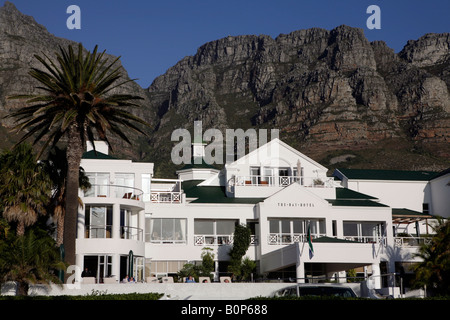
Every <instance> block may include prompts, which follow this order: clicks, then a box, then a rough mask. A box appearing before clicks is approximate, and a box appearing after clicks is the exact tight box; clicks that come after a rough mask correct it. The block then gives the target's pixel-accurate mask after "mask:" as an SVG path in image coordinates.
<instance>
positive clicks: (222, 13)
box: [0, 0, 450, 88]
mask: <svg viewBox="0 0 450 320" xmlns="http://www.w3.org/2000/svg"><path fill="white" fill-rule="evenodd" d="M4 2H5V0H0V5H1V6H3V4H4ZM10 2H12V3H14V4H15V5H16V7H17V8H18V9H19V10H20V11H21V12H22V13H24V14H27V15H31V16H33V17H34V18H35V19H36V21H37V22H38V23H40V24H42V25H44V26H45V27H46V28H47V30H48V31H49V32H51V33H52V34H54V35H56V36H59V37H63V38H67V39H71V40H74V41H77V42H82V43H83V45H84V46H85V47H86V48H88V49H92V48H93V47H94V46H95V45H96V44H98V45H99V47H100V49H102V50H105V49H106V51H107V52H108V53H110V54H113V55H116V56H121V57H122V58H121V61H122V64H123V65H124V66H125V68H126V69H127V71H128V73H129V76H130V77H131V78H138V81H137V82H138V83H139V84H140V85H141V86H142V87H144V88H147V87H148V86H149V85H150V84H151V83H152V81H153V80H154V79H155V78H156V77H157V76H159V75H161V74H163V73H164V72H165V71H166V70H167V69H168V68H170V67H171V66H173V65H174V64H175V63H177V62H178V60H180V59H182V58H183V57H185V56H188V55H194V54H195V53H196V51H197V48H198V47H199V46H201V45H202V44H204V43H206V42H208V41H212V40H216V39H220V38H223V37H226V36H228V35H232V36H236V35H245V34H256V35H259V34H266V35H270V36H272V37H274V38H275V37H276V36H278V35H279V34H281V33H290V32H292V31H294V30H299V29H306V28H312V27H320V28H325V29H328V30H330V29H333V28H335V27H336V26H339V25H342V24H345V25H348V26H351V27H358V28H362V29H364V33H365V35H366V37H367V38H368V39H369V40H370V41H373V40H383V41H385V42H386V43H387V44H388V46H389V47H391V48H393V49H394V50H395V51H396V52H398V51H400V50H401V49H402V48H403V46H404V45H405V44H406V42H407V41H408V40H411V39H414V40H415V39H417V38H419V37H420V36H422V35H424V34H426V33H430V32H434V33H442V32H450V18H449V13H450V1H448V0H426V1H424V0H408V1H406V0H340V1H336V0H323V1H312V0H308V1H301V0H277V1H274V0H270V1H269V0H257V1H254V0H240V1H236V0H226V1H216V0H167V1H153V0H128V1H123V0H122V1H118V0H89V1H87V0H40V1H32V0H10ZM73 4H74V5H78V6H79V7H80V9H81V29H80V30H75V29H74V30H69V29H68V28H67V26H66V21H67V19H68V18H69V16H70V14H67V13H66V9H67V7H68V6H69V5H73ZM370 5H378V6H379V7H380V9H381V29H373V30H370V29H368V28H367V26H366V21H367V19H368V18H369V16H370V14H367V13H366V9H367V8H368V7H369V6H370Z"/></svg>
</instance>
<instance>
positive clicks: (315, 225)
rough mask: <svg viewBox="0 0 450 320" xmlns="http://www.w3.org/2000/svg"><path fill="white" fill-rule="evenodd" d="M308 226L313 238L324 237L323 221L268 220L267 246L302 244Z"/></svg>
mask: <svg viewBox="0 0 450 320" xmlns="http://www.w3.org/2000/svg"><path fill="white" fill-rule="evenodd" d="M308 226H310V227H311V235H312V236H313V237H319V236H322V235H325V219H318V220H305V219H269V233H270V234H269V244H291V243H294V242H302V241H304V236H305V235H306V232H307V229H308Z"/></svg>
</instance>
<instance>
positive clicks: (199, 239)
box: [194, 234, 233, 246]
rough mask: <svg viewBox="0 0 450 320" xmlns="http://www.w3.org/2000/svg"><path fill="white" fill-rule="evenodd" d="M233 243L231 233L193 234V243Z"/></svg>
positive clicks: (221, 244) (203, 244) (202, 244)
mask: <svg viewBox="0 0 450 320" xmlns="http://www.w3.org/2000/svg"><path fill="white" fill-rule="evenodd" d="M230 244H233V235H229V234H227V235H203V234H202V235H194V245H196V246H205V245H216V246H223V245H230Z"/></svg>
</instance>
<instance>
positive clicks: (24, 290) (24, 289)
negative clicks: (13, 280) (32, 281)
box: [17, 281, 30, 297]
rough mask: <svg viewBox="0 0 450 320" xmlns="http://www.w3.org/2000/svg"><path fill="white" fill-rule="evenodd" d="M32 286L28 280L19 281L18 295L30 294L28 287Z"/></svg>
mask: <svg viewBox="0 0 450 320" xmlns="http://www.w3.org/2000/svg"><path fill="white" fill-rule="evenodd" d="M29 288H30V286H29V284H28V282H26V281H17V295H18V296H22V297H25V296H28V289H29Z"/></svg>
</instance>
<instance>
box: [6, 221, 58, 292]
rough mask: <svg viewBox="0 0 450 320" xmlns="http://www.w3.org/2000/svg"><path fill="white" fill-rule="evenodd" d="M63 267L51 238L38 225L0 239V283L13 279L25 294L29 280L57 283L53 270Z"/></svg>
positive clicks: (35, 282) (30, 282) (31, 281)
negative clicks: (2, 239)
mask: <svg viewBox="0 0 450 320" xmlns="http://www.w3.org/2000/svg"><path fill="white" fill-rule="evenodd" d="M64 269H65V264H64V263H63V262H62V261H61V258H60V254H59V250H58V248H57V247H56V244H55V241H54V240H53V238H52V237H50V236H49V235H48V234H47V232H46V231H44V230H42V229H40V228H37V227H35V228H30V229H29V230H27V231H26V232H25V234H24V235H22V236H15V235H9V236H8V238H7V239H6V240H4V241H0V284H1V283H5V282H7V281H15V282H16V283H17V294H18V295H21V296H26V295H28V289H29V286H30V284H38V283H39V284H50V283H60V281H59V278H58V277H57V275H56V270H64Z"/></svg>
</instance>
